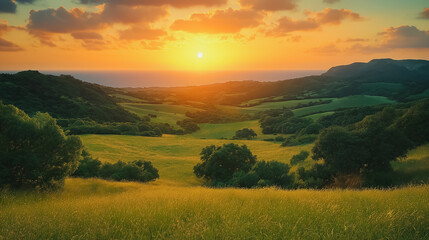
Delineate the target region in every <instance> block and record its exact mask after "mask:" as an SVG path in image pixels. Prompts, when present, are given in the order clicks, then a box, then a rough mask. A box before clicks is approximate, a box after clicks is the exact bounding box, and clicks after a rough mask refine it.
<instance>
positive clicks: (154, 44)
mask: <svg viewBox="0 0 429 240" xmlns="http://www.w3.org/2000/svg"><path fill="white" fill-rule="evenodd" d="M142 45H143V47H144V48H145V49H148V50H160V49H162V48H163V47H164V45H165V43H164V42H161V41H150V42H142Z"/></svg>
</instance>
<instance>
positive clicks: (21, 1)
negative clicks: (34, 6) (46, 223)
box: [15, 0, 37, 3]
mask: <svg viewBox="0 0 429 240" xmlns="http://www.w3.org/2000/svg"><path fill="white" fill-rule="evenodd" d="M35 1H37V0H15V2H19V3H34V2H35Z"/></svg>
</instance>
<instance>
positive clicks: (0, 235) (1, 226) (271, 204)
mask: <svg viewBox="0 0 429 240" xmlns="http://www.w3.org/2000/svg"><path fill="white" fill-rule="evenodd" d="M428 189H429V187H428V186H414V187H407V188H402V189H393V190H359V191H357V190H323V191H314V190H295V191H284V190H277V189H260V190H242V189H209V188H203V187H175V186H169V185H165V184H160V183H152V184H139V183H118V182H108V181H102V180H96V179H88V180H82V179H69V180H67V183H66V186H65V189H64V190H63V191H62V192H57V193H51V194H44V195H39V194H31V193H25V194H24V193H21V194H20V193H15V194H2V195H1V197H0V203H1V204H0V230H1V231H0V239H427V238H428V237H429V231H428V229H427V223H428V214H429V208H428V205H427V199H429V191H428Z"/></svg>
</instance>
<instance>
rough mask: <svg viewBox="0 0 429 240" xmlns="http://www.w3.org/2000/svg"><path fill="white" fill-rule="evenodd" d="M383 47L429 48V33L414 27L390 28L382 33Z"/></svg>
mask: <svg viewBox="0 0 429 240" xmlns="http://www.w3.org/2000/svg"><path fill="white" fill-rule="evenodd" d="M381 35H382V36H383V38H384V41H383V46H384V47H388V48H429V31H421V30H419V29H418V28H416V27H414V26H408V25H403V26H399V27H396V28H395V27H390V28H387V29H385V31H384V32H382V33H381Z"/></svg>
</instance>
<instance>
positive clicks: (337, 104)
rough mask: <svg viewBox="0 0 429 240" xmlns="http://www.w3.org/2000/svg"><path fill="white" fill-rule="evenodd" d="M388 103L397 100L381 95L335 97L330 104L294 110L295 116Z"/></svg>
mask: <svg viewBox="0 0 429 240" xmlns="http://www.w3.org/2000/svg"><path fill="white" fill-rule="evenodd" d="M388 103H395V101H392V100H389V99H388V98H386V97H380V96H366V95H363V96H350V97H344V98H338V99H334V100H333V101H332V102H331V103H328V104H322V105H317V106H311V107H305V108H300V109H296V110H294V111H293V112H294V113H295V116H303V115H310V114H313V113H319V112H330V111H333V110H336V109H343V108H352V107H364V106H374V105H378V104H388Z"/></svg>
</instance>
